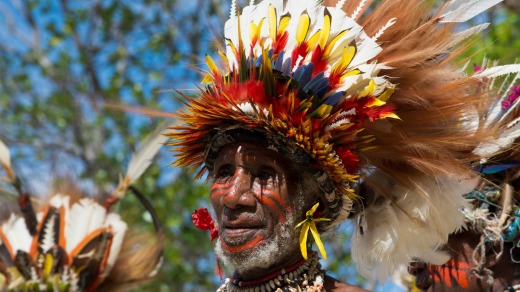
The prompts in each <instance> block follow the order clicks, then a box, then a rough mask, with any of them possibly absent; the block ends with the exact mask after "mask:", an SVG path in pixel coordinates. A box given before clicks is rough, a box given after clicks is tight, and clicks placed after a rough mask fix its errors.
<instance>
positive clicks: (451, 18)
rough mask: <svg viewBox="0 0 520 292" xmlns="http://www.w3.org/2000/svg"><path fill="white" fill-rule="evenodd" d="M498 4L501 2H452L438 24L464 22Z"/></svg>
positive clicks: (498, 0) (500, 0)
mask: <svg viewBox="0 0 520 292" xmlns="http://www.w3.org/2000/svg"><path fill="white" fill-rule="evenodd" d="M500 2H502V0H471V1H468V0H452V1H451V2H450V3H448V5H447V6H446V8H445V11H446V12H444V14H442V15H441V16H440V22H444V23H446V22H465V21H468V20H470V19H471V18H473V17H475V16H477V15H478V14H480V13H482V12H484V11H486V10H487V9H489V8H491V7H493V6H495V5H496V4H498V3H500Z"/></svg>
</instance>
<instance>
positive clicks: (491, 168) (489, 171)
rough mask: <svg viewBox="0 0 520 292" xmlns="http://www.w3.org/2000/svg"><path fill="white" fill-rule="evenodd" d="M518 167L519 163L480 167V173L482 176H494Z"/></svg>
mask: <svg viewBox="0 0 520 292" xmlns="http://www.w3.org/2000/svg"><path fill="white" fill-rule="evenodd" d="M518 166H520V162H513V163H508V164H493V165H484V166H481V167H480V172H481V173H483V174H494V173H498V172H501V171H504V170H507V169H510V168H514V167H518Z"/></svg>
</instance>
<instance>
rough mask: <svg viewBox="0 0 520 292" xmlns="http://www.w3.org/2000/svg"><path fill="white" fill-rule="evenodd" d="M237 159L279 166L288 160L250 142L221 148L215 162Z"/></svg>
mask: <svg viewBox="0 0 520 292" xmlns="http://www.w3.org/2000/svg"><path fill="white" fill-rule="evenodd" d="M239 157H240V158H241V159H244V160H247V161H265V162H275V163H280V164H282V162H286V160H288V159H284V157H283V156H282V155H280V154H278V153H277V152H275V151H273V150H271V149H267V148H265V147H262V146H259V145H256V144H254V143H251V142H236V143H231V144H228V145H226V146H224V147H222V149H221V150H220V151H219V153H218V155H217V160H230V159H231V160H233V159H236V158H239Z"/></svg>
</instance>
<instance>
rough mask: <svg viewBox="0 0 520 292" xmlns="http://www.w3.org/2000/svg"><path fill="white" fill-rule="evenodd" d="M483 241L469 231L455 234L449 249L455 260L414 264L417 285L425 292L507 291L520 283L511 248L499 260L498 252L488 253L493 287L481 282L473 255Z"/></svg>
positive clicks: (519, 273)
mask: <svg viewBox="0 0 520 292" xmlns="http://www.w3.org/2000/svg"><path fill="white" fill-rule="evenodd" d="M478 242H479V235H477V234H475V233H473V232H470V231H465V232H462V233H459V234H456V235H451V236H450V238H449V240H448V248H447V250H448V251H449V252H450V253H451V254H452V255H453V256H452V259H451V260H450V261H448V262H447V263H446V264H444V265H441V266H436V265H427V264H425V263H420V262H416V263H412V264H411V265H410V268H409V272H410V273H411V274H412V275H415V276H416V285H417V287H418V288H419V289H421V290H422V291H443V292H456V291H499V292H502V291H504V290H505V289H506V288H507V287H509V286H513V285H516V284H520V267H519V266H518V265H516V266H515V265H513V264H512V263H511V261H510V254H509V248H507V247H505V248H504V253H503V255H502V257H501V258H500V259H499V260H498V261H497V260H496V257H495V256H494V255H495V251H493V250H489V251H488V252H487V254H486V257H487V261H486V267H487V268H489V269H490V270H491V271H493V274H494V282H493V284H489V283H487V278H484V279H482V280H481V279H479V278H477V277H476V276H474V275H472V273H471V270H472V268H474V267H475V264H474V263H473V260H472V256H473V251H474V249H475V247H476V246H477V244H478Z"/></svg>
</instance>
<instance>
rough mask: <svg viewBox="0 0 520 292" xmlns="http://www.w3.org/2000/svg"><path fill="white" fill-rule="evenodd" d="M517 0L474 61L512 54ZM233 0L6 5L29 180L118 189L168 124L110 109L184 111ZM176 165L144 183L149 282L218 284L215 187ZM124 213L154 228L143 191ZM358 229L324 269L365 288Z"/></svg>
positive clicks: (1, 122)
mask: <svg viewBox="0 0 520 292" xmlns="http://www.w3.org/2000/svg"><path fill="white" fill-rule="evenodd" d="M513 1H514V0H513ZM513 1H507V0H506V1H505V2H506V4H507V5H508V6H507V7H505V6H503V7H500V8H498V9H496V10H494V11H492V12H491V13H488V14H486V15H485V16H483V17H484V19H489V20H492V21H493V22H494V23H495V24H493V25H492V26H491V27H490V28H489V29H488V33H487V34H486V36H485V37H484V38H482V39H479V41H478V42H475V45H474V46H473V47H472V48H471V50H470V52H468V54H467V55H465V57H471V58H472V60H475V62H477V63H478V62H480V60H481V59H482V57H483V55H484V54H487V56H488V57H489V58H492V59H504V60H505V61H506V62H512V61H514V59H515V58H516V57H517V56H518V52H519V48H520V30H519V29H518V27H520V16H519V15H520V9H518V7H517V6H515V3H514V2H513ZM221 2H223V3H221ZM229 2H230V1H221V0H211V1H207V0H193V1H176V0H160V1H151V0H122V1H116V0H107V1H100V0H93V1H73V0H43V1H36V0H17V1H6V0H0V138H1V139H2V140H3V141H4V142H6V143H7V144H8V145H9V146H10V147H11V149H12V150H13V153H14V156H15V157H14V159H13V160H14V164H15V169H16V170H17V172H18V174H19V175H20V176H21V177H22V179H23V180H24V182H25V185H26V186H29V189H30V190H31V191H32V192H33V193H35V194H43V193H45V186H46V184H48V183H49V181H50V180H51V179H52V177H53V175H52V174H54V175H60V176H63V175H68V176H71V177H73V178H75V179H76V181H78V183H79V184H81V186H82V187H83V188H84V189H86V190H88V191H89V192H90V193H91V194H93V195H97V196H99V195H102V194H107V193H110V192H111V191H112V190H113V188H114V187H115V186H116V184H117V179H118V177H119V174H120V173H123V172H124V170H125V165H126V163H127V161H128V159H129V157H130V155H131V153H132V151H133V149H134V148H135V147H136V146H137V145H138V143H139V141H141V140H142V139H143V137H145V136H146V134H148V133H150V132H152V130H153V129H154V128H155V127H156V126H157V125H159V124H161V122H162V119H160V118H150V117H147V116H144V115H138V114H134V113H132V112H128V111H120V110H111V109H110V108H108V107H107V106H106V105H107V104H116V105H120V104H124V105H127V106H130V107H140V108H146V109H151V110H158V111H162V112H173V111H175V110H176V109H177V107H178V104H177V102H176V101H175V98H174V96H173V95H174V94H172V93H171V92H169V91H168V90H169V89H173V88H175V89H179V90H184V89H185V88H194V87H195V85H196V84H197V83H198V80H199V75H198V72H196V71H195V70H193V69H190V68H193V65H197V66H198V67H200V63H203V62H202V61H201V60H202V56H203V55H204V53H206V52H214V51H215V50H214V48H213V47H212V46H211V44H212V40H213V39H214V37H215V36H218V35H220V34H221V33H222V32H221V28H222V23H223V22H224V21H225V19H226V17H227V9H228V7H229ZM438 2H440V1H438ZM241 3H242V5H243V4H244V1H241ZM432 3H433V1H432ZM437 4H439V3H437ZM185 92H186V93H190V91H185ZM172 161H173V157H172V154H171V153H168V152H162V153H161V154H160V157H159V159H158V163H156V164H154V165H153V166H152V167H151V168H150V169H149V170H148V171H147V172H146V173H145V175H144V176H143V178H142V179H141V180H140V181H139V182H138V183H137V188H139V189H140V190H141V191H142V192H143V193H145V194H147V196H148V197H149V198H150V200H151V201H152V204H153V206H154V207H155V209H156V211H157V213H158V215H159V218H160V219H161V221H162V223H163V224H164V228H165V232H166V235H165V236H166V237H165V238H166V240H165V246H166V248H165V263H164V266H163V268H162V269H161V271H160V273H159V275H158V278H157V279H156V280H154V281H153V282H151V283H149V284H147V285H146V286H145V287H144V288H142V289H143V290H161V291H212V290H214V288H215V287H216V283H217V282H218V277H217V276H215V275H214V272H213V270H214V267H215V258H214V255H213V254H212V252H211V243H210V242H209V234H208V233H207V232H201V231H199V230H196V229H195V228H194V227H193V225H192V224H191V212H192V211H193V210H195V209H196V208H198V207H199V206H200V205H203V206H206V207H209V205H208V200H207V196H208V195H207V194H208V188H207V186H206V185H205V184H204V183H203V182H195V181H194V178H193V175H191V174H188V173H186V172H185V171H184V170H178V169H174V168H172V167H168V164H169V163H171V162H172ZM1 200H2V202H3V201H6V200H14V197H9V196H7V199H6V198H5V196H4V197H2V198H1ZM118 209H119V212H120V213H122V215H123V217H124V219H125V220H126V221H127V222H129V224H130V225H131V226H133V227H134V228H135V229H136V230H137V231H136V232H144V231H146V232H153V229H152V224H151V220H150V218H149V216H148V215H147V213H146V212H145V211H144V209H143V208H142V207H141V206H140V205H139V204H138V203H137V200H136V199H134V198H133V197H131V196H128V197H126V198H125V199H124V200H123V202H121V204H119V206H118ZM348 230H349V228H348V227H347V228H345V227H342V228H341V229H340V230H338V231H337V232H336V233H335V234H332V235H329V236H326V237H325V238H324V239H325V242H326V245H327V249H328V252H329V255H330V256H329V260H328V262H327V263H326V266H327V267H328V269H329V271H331V272H332V273H333V274H334V275H336V276H337V277H338V278H340V279H343V280H346V281H348V282H350V283H352V284H362V283H363V280H362V279H360V278H358V276H357V274H356V273H355V269H354V268H353V266H352V264H351V260H350V253H349V244H348ZM327 242H328V244H327ZM128 268H129V269H131V268H132V267H128Z"/></svg>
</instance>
